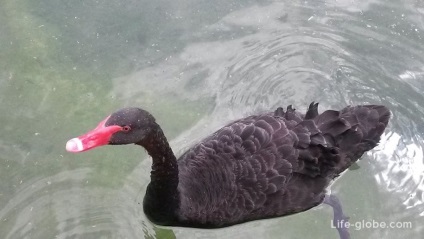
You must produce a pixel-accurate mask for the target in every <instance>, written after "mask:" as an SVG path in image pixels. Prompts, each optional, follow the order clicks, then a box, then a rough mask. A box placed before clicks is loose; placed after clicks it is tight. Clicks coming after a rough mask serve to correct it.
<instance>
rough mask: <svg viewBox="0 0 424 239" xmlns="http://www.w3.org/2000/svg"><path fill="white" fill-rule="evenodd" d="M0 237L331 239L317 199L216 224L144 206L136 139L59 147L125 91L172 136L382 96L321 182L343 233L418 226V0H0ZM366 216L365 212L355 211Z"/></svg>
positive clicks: (415, 233) (423, 28) (396, 234)
mask: <svg viewBox="0 0 424 239" xmlns="http://www.w3.org/2000/svg"><path fill="white" fill-rule="evenodd" d="M0 20H1V22H2V24H0V32H1V34H0V43H1V44H0V102H1V103H0V110H1V112H2V113H1V115H0V125H2V127H0V135H1V136H0V150H1V155H0V180H1V182H2V183H1V184H0V238H5V239H13V238H40V239H45V238H60V239H62V238H63V239H65V238H246V239H249V238H279V239H282V238H338V234H337V231H336V230H335V229H334V228H331V219H332V210H331V209H330V208H329V207H328V206H325V205H322V206H318V207H316V208H314V209H312V210H309V211H307V212H304V213H301V214H296V215H293V216H289V217H283V218H276V219H270V220H262V221H255V222H250V223H245V224H242V225H238V226H233V227H229V228H224V229H218V230H198V229H185V228H163V227H157V226H155V225H153V224H152V223H150V222H149V221H148V220H147V219H146V218H145V216H144V214H143V211H142V206H141V203H142V200H143V196H144V191H145V188H146V185H147V183H148V180H149V172H150V165H151V161H150V159H149V158H148V157H147V155H146V154H145V152H144V151H143V150H141V149H140V148H138V147H134V146H122V147H110V146H109V147H103V148H99V149H97V150H93V151H90V152H87V153H84V154H69V153H67V152H65V143H66V141H67V140H68V139H69V138H71V137H74V136H76V135H79V134H81V133H84V132H86V131H87V130H88V129H91V128H93V127H94V126H95V125H96V124H97V123H98V122H99V121H100V120H101V119H103V118H104V117H105V116H106V115H108V114H110V113H111V112H113V111H115V110H116V109H118V108H121V107H124V106H138V107H143V108H145V109H147V110H149V111H150V112H151V113H152V114H153V115H155V117H156V119H157V121H158V122H159V123H160V124H161V125H162V127H163V129H164V131H165V133H166V134H167V136H168V139H169V140H171V144H172V146H173V148H174V151H175V152H176V153H177V154H178V155H181V154H182V153H183V152H184V150H185V149H187V148H188V147H190V145H192V144H193V143H194V142H196V141H197V140H200V139H201V138H202V137H204V136H206V135H207V134H208V133H211V132H213V131H214V130H216V129H217V128H219V126H222V125H223V124H225V123H227V122H229V121H231V120H234V119H237V118H240V117H242V116H247V115H249V114H252V113H255V112H262V111H266V110H272V109H275V108H276V107H278V106H287V105H288V104H293V105H294V106H295V107H296V108H297V109H298V110H301V111H303V110H305V109H306V107H307V105H308V104H309V103H310V102H311V101H318V102H320V108H321V111H322V110H324V109H329V108H334V109H341V108H342V107H344V106H346V105H349V104H351V105H355V104H384V105H386V106H388V107H389V108H390V109H391V110H392V114H393V116H392V119H391V121H390V124H389V127H388V128H387V129H386V133H385V134H384V136H383V137H382V140H381V143H380V145H379V146H378V147H377V148H375V149H374V150H372V151H370V152H369V153H367V154H366V155H364V156H363V159H362V160H361V161H360V162H359V163H358V164H357V165H356V166H355V167H352V168H351V169H350V170H348V172H347V173H345V174H344V175H343V176H342V177H341V178H340V179H338V180H337V181H336V182H335V183H334V184H333V185H332V186H331V192H332V193H333V194H335V195H337V196H338V197H339V199H340V200H341V202H342V204H343V207H344V210H345V213H346V214H347V215H348V216H349V217H350V221H351V222H352V223H357V222H361V223H362V222H363V223H366V222H373V221H376V222H379V223H380V222H386V223H390V222H408V223H410V225H411V226H410V227H411V228H405V227H409V226H408V224H407V226H403V227H404V228H382V227H374V228H363V227H364V226H361V225H362V224H361V225H360V224H356V225H357V226H355V227H352V228H350V233H351V235H352V238H411V239H412V238H422V235H423V233H424V220H423V216H424V201H423V200H424V199H423V197H424V191H423V190H424V183H423V179H424V159H423V147H424V142H423V136H424V123H423V119H424V107H423V104H424V95H423V93H422V92H424V2H423V1H418V0H403V1H401V0H387V1H378V0H370V1H367V0H356V1H351V0H338V1H335V0H328V1H292V0H285V1H261V0H256V1H254V0H238V1H224V0H213V1H210V0H197V1H194V0H172V1H171V0H158V1H147V0H140V1H116V0H113V1H106V0H98V1H94V0H92V1H88V0H83V1H64V0H60V1H53V0H39V1H30V0H14V1H12V0H4V1H2V2H1V3H0ZM364 225H365V226H366V224H364Z"/></svg>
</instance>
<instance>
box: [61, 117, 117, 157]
mask: <svg viewBox="0 0 424 239" xmlns="http://www.w3.org/2000/svg"><path fill="white" fill-rule="evenodd" d="M109 117H110V116H108V117H106V119H104V120H103V121H101V122H100V123H99V125H97V127H96V128H95V129H93V130H92V131H90V132H88V133H86V134H84V135H81V136H79V137H76V138H73V139H70V140H69V141H68V142H67V143H66V151H68V152H71V153H79V152H83V151H87V150H90V149H93V148H95V147H98V146H102V145H106V144H108V143H109V141H110V138H111V137H112V135H113V134H114V133H116V132H118V131H121V130H122V127H121V126H118V125H111V126H105V123H106V121H107V120H108V119H109Z"/></svg>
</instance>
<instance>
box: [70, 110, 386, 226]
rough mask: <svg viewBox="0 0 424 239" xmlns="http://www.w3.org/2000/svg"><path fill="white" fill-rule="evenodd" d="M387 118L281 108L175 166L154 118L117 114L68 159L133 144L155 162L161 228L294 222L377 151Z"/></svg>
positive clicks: (147, 200) (154, 206)
mask: <svg viewBox="0 0 424 239" xmlns="http://www.w3.org/2000/svg"><path fill="white" fill-rule="evenodd" d="M389 118H390V111H389V110H388V109H387V108H386V107H385V106H379V105H360V106H348V107H346V108H344V109H342V110H340V111H335V110H327V111H325V112H323V113H322V114H319V113H318V103H314V102H312V103H311V104H310V105H309V108H308V110H307V112H306V114H301V113H298V112H297V111H295V109H294V108H293V107H292V106H288V107H287V109H286V110H284V109H283V108H281V107H279V108H278V109H277V110H275V111H274V112H270V113H265V114H259V115H252V116H249V117H246V118H243V119H239V120H236V121H234V122H232V123H230V124H228V125H226V126H224V127H223V128H221V129H219V130H218V131H216V132H215V133H213V134H212V135H210V136H209V137H207V138H205V139H204V140H202V141H201V142H200V143H198V144H196V145H195V146H194V147H192V148H191V149H189V150H188V151H187V152H185V153H184V154H183V155H182V156H181V157H180V159H179V160H177V158H176V157H175V155H174V153H173V152H172V149H171V148H170V146H169V144H168V141H167V139H166V137H165V135H164V133H163V132H162V129H161V128H160V126H159V125H158V124H157V123H156V121H155V118H154V117H153V116H152V115H151V114H150V113H148V112H147V111H145V110H143V109H139V108H125V109H121V110H119V111H117V112H115V113H113V114H112V115H110V116H108V117H107V118H106V119H104V120H103V121H101V122H100V123H99V125H98V126H97V127H96V128H95V129H94V130H92V131H90V132H88V133H87V134H85V135H82V136H80V137H77V138H73V139H71V140H69V141H68V142H67V144H66V149H67V151H69V152H82V151H86V150H89V149H93V148H94V147H97V146H101V145H106V144H110V145H119V144H133V143H134V144H137V145H140V146H143V147H144V148H145V149H146V151H147V152H148V153H149V155H150V156H151V157H152V161H153V165H152V170H151V182H150V184H149V185H148V187H147V190H146V195H145V197H144V201H143V209H144V212H145V214H146V215H147V217H148V218H149V220H151V221H152V222H154V223H156V224H159V225H168V226H186V227H199V228H218V227H225V226H230V225H234V224H238V223H242V222H246V221H251V220H257V219H264V218H271V217H278V216H284V215H289V214H294V213H298V212H302V211H305V210H308V209H310V208H312V207H314V206H317V205H318V204H320V203H322V202H323V200H324V196H325V189H326V187H327V186H328V184H329V183H330V182H331V181H332V180H333V179H334V178H335V177H337V176H338V175H339V174H340V173H342V172H343V171H344V170H346V169H347V168H348V167H349V166H350V165H351V164H352V163H354V162H355V161H357V160H358V159H359V158H360V157H361V156H362V154H364V152H366V151H367V150H370V149H372V148H374V147H375V146H376V145H377V143H378V142H379V140H380V136H381V135H382V133H383V132H384V130H385V128H386V126H387V124H388V121H389Z"/></svg>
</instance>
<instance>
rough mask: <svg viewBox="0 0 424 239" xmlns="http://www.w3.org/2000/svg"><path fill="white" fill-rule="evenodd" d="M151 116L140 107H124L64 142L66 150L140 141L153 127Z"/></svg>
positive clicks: (81, 149) (76, 150)
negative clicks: (93, 126)
mask: <svg viewBox="0 0 424 239" xmlns="http://www.w3.org/2000/svg"><path fill="white" fill-rule="evenodd" d="M155 126H157V125H156V123H155V119H154V118H153V116H152V115H151V114H150V113H149V112H147V111H145V110H143V109H140V108H125V109H121V110H118V111H116V112H115V113H113V114H111V115H109V116H108V117H106V118H105V119H104V120H102V121H101V122H100V123H99V124H98V125H97V127H96V128H95V129H93V130H91V131H89V132H88V133H86V134H84V135H81V136H79V137H76V138H73V139H70V140H69V141H68V142H67V143H66V150H67V151H68V152H72V153H78V152H83V151H86V150H90V149H93V148H95V147H98V146H102V145H107V144H132V143H139V142H142V141H143V140H144V139H146V138H147V136H148V135H150V134H151V133H152V131H153V130H154V129H155Z"/></svg>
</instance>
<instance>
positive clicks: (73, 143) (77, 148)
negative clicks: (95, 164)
mask: <svg viewBox="0 0 424 239" xmlns="http://www.w3.org/2000/svg"><path fill="white" fill-rule="evenodd" d="M83 149H84V147H83V146H82V142H81V140H80V139H78V138H73V139H70V140H69V141H68V142H66V151H68V152H72V153H78V152H81V151H82V150H83Z"/></svg>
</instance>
